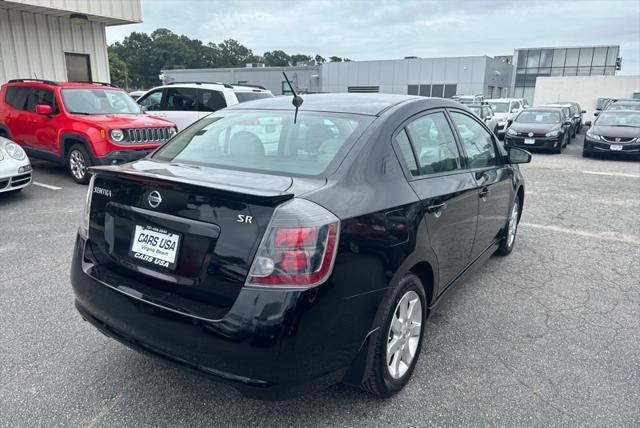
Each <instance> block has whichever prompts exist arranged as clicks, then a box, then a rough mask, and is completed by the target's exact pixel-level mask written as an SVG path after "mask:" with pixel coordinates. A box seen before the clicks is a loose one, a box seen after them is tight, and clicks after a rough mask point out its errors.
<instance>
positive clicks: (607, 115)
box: [582, 109, 640, 157]
mask: <svg viewBox="0 0 640 428" xmlns="http://www.w3.org/2000/svg"><path fill="white" fill-rule="evenodd" d="M594 154H612V155H619V156H633V157H639V156H640V110H616V109H607V110H605V111H603V112H602V113H601V114H600V115H599V116H598V118H597V119H596V120H595V121H594V122H593V125H592V126H591V128H589V130H588V131H587V135H586V136H585V138H584V146H583V149H582V156H584V157H589V156H591V155H594Z"/></svg>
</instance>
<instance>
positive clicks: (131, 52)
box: [109, 28, 347, 90]
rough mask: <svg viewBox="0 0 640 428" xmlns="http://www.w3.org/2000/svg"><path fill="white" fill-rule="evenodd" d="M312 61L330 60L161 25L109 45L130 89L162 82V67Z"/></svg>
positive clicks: (115, 74)
mask: <svg viewBox="0 0 640 428" xmlns="http://www.w3.org/2000/svg"><path fill="white" fill-rule="evenodd" d="M333 58H338V57H331V60H332V61H333ZM341 60H342V59H341ZM312 61H315V62H316V64H321V63H323V62H325V61H326V60H325V59H324V58H323V57H322V56H320V55H316V56H315V57H311V56H310V55H304V54H295V55H288V54H287V53H286V52H284V51H281V50H273V51H271V52H265V53H264V55H263V56H262V57H261V56H259V55H255V54H254V53H253V52H252V51H251V49H249V48H247V47H246V46H244V45H242V44H241V43H240V42H238V41H237V40H233V39H228V40H225V41H223V42H222V43H218V44H216V43H207V44H204V43H202V41H201V40H198V39H190V38H189V37H187V36H184V35H178V34H175V33H174V32H172V31H171V30H168V29H166V28H158V29H157V30H155V31H154V32H152V33H151V34H146V33H142V32H135V31H134V32H132V33H131V34H129V35H128V36H127V37H125V38H124V40H123V41H122V42H116V43H113V44H112V45H111V46H109V70H110V72H111V81H112V82H113V83H115V84H117V85H118V86H121V87H123V88H127V89H130V90H133V89H149V88H151V87H153V86H157V85H159V84H160V79H159V77H158V76H159V75H160V72H161V71H162V70H169V69H182V68H221V67H244V65H245V64H247V63H254V62H264V63H265V64H266V65H267V66H274V67H275V66H279V67H283V66H288V65H295V64H296V63H297V62H312ZM344 61H347V59H346V58H345V59H344Z"/></svg>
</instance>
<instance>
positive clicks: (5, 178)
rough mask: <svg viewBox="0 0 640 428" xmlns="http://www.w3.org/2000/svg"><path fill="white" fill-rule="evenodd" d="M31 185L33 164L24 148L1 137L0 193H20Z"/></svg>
mask: <svg viewBox="0 0 640 428" xmlns="http://www.w3.org/2000/svg"><path fill="white" fill-rule="evenodd" d="M30 184H31V162H29V158H28V157H27V154H26V153H25V151H24V150H22V148H21V147H20V146H19V145H17V144H16V143H14V142H13V141H11V140H8V139H6V138H4V137H0V193H5V192H19V191H20V190H22V189H24V188H25V187H27V186H29V185H30Z"/></svg>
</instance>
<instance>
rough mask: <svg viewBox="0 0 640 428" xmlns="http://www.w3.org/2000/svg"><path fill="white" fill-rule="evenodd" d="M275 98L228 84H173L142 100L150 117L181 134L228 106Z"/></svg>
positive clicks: (266, 92) (264, 91)
mask: <svg viewBox="0 0 640 428" xmlns="http://www.w3.org/2000/svg"><path fill="white" fill-rule="evenodd" d="M270 97H273V94H272V93H271V91H269V90H267V89H264V88H262V87H258V86H246V85H230V84H227V83H172V84H169V85H165V86H159V87H157V88H153V89H151V90H150V91H148V92H147V93H145V94H144V95H142V96H141V97H140V98H139V99H138V103H139V104H140V105H141V106H142V107H143V108H144V109H145V111H146V112H147V113H149V114H150V115H153V116H156V117H162V118H165V119H168V120H170V121H171V122H173V123H175V124H176V125H177V127H178V130H179V131H181V130H183V129H184V128H186V127H187V126H189V125H191V124H192V123H193V122H195V121H196V120H198V119H201V118H203V117H205V116H206V115H208V114H211V113H212V112H214V111H218V110H220V109H222V108H225V107H227V106H232V105H235V104H238V103H243V102H247V101H253V100H257V99H261V98H270Z"/></svg>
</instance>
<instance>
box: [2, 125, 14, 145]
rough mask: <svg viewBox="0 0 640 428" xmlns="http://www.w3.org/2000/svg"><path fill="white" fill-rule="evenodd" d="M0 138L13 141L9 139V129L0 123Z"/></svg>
mask: <svg viewBox="0 0 640 428" xmlns="http://www.w3.org/2000/svg"><path fill="white" fill-rule="evenodd" d="M0 137H5V138H8V139H9V140H12V141H13V138H11V132H10V131H9V128H7V127H6V126H5V125H3V124H1V123H0Z"/></svg>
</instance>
